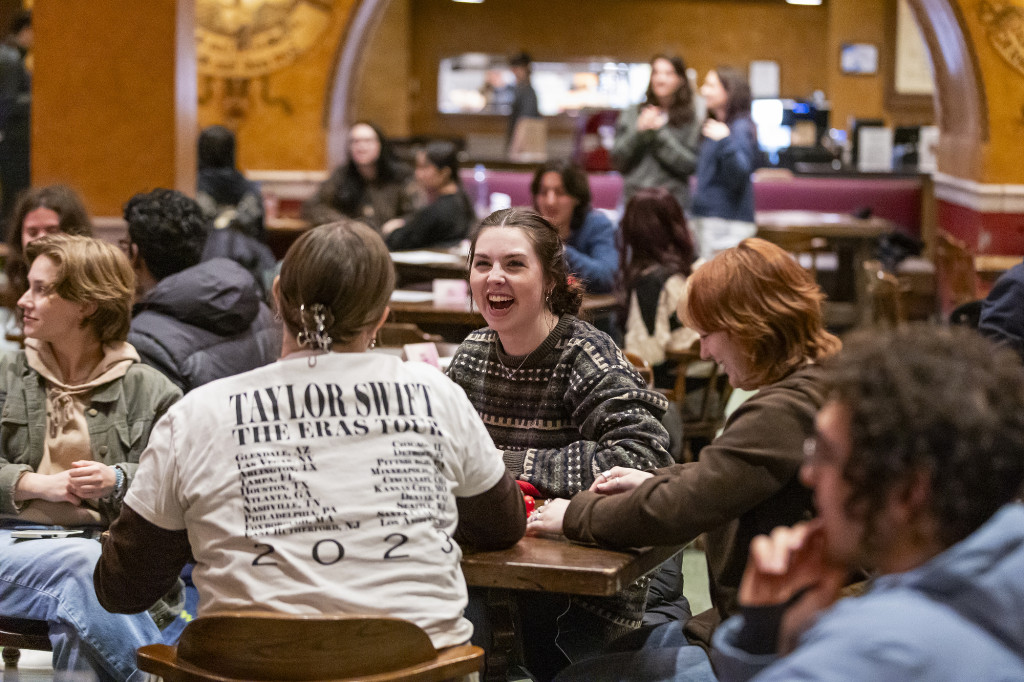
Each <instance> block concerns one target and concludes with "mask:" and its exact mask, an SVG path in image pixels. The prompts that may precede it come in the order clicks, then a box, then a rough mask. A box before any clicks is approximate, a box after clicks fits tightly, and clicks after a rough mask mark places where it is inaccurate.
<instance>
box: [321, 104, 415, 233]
mask: <svg viewBox="0 0 1024 682" xmlns="http://www.w3.org/2000/svg"><path fill="white" fill-rule="evenodd" d="M409 176H410V173H409V169H408V167H406V166H405V165H404V164H402V163H401V162H400V161H399V160H398V158H397V157H396V156H395V153H394V151H392V149H391V145H390V143H389V142H388V140H387V138H386V137H384V133H383V132H381V130H380V128H378V127H377V126H376V125H374V124H373V123H370V122H369V121H359V122H357V123H355V124H353V125H352V127H351V128H349V130H348V160H347V161H346V162H345V163H343V164H342V165H340V166H338V167H337V168H335V169H334V172H333V173H331V175H330V177H328V178H327V180H325V181H324V183H323V184H322V185H320V188H319V189H317V191H316V194H314V195H313V196H312V197H310V199H308V200H307V201H306V202H305V203H304V204H303V205H302V217H303V218H304V219H306V220H308V221H310V222H311V223H313V224H314V225H323V224H324V223H329V222H332V221H335V220H338V219H340V218H343V217H348V218H354V219H355V220H358V221H360V222H362V223H365V224H367V225H369V226H370V227H372V228H374V229H375V230H378V231H379V230H380V228H381V226H383V225H384V223H386V222H388V221H389V220H391V219H392V218H401V217H403V216H406V215H409V214H410V213H412V212H413V211H414V210H415V209H416V204H417V201H418V197H417V196H416V189H415V186H414V185H413V184H412V182H411V178H410V177H409Z"/></svg>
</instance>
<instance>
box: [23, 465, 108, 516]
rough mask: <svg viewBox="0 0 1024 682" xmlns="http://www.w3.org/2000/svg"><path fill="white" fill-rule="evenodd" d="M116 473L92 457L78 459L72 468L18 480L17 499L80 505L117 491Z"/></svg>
mask: <svg viewBox="0 0 1024 682" xmlns="http://www.w3.org/2000/svg"><path fill="white" fill-rule="evenodd" d="M116 483H117V473H116V472H115V471H114V467H112V466H107V465H106V464H103V463H101V462H94V461H92V460H78V461H77V462H72V463H71V468H70V469H68V470H67V471H61V472H59V473H56V474H37V473H34V472H29V473H26V474H25V475H23V476H22V477H21V478H19V479H18V484H17V486H16V488H15V494H14V499H15V500H17V501H23V500H34V499H35V500H47V501H49V502H70V503H71V504H73V505H75V506H78V505H81V504H82V500H98V499H102V498H104V497H109V496H110V494H111V493H113V492H114V485H115V484H116Z"/></svg>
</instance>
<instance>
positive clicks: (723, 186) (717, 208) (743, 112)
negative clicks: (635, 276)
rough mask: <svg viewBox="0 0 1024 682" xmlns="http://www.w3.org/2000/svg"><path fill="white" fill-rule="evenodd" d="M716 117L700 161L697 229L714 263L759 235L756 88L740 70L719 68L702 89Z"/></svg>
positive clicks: (695, 209) (707, 129)
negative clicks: (723, 253) (755, 178)
mask: <svg viewBox="0 0 1024 682" xmlns="http://www.w3.org/2000/svg"><path fill="white" fill-rule="evenodd" d="M700 94H701V96H702V97H703V98H704V102H705V104H706V105H707V108H708V113H709V114H710V116H709V117H708V119H707V120H705V121H704V126H703V128H702V129H701V131H702V133H703V135H704V139H703V141H702V142H701V146H700V157H699V158H698V159H697V190H696V192H695V194H694V197H693V207H692V210H693V227H694V232H695V233H696V234H697V241H698V242H699V246H700V255H701V257H702V258H705V259H708V258H711V257H712V256H714V255H715V254H716V253H718V252H719V251H722V250H724V249H728V248H732V247H733V246H736V244H738V243H740V242H741V241H742V240H744V239H746V238H747V237H753V236H754V235H755V234H757V226H756V225H755V224H754V183H753V182H752V181H751V177H750V176H751V174H752V173H753V172H754V166H755V163H756V161H757V130H756V129H755V127H754V122H753V121H752V120H751V118H750V85H749V84H748V83H747V79H746V78H745V77H744V76H743V74H742V73H740V72H739V71H738V70H736V69H734V68H732V67H729V66H719V67H718V68H716V69H713V70H711V71H708V75H707V77H706V78H705V79H704V85H702V86H701V87H700Z"/></svg>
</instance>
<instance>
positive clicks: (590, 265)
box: [530, 161, 619, 294]
mask: <svg viewBox="0 0 1024 682" xmlns="http://www.w3.org/2000/svg"><path fill="white" fill-rule="evenodd" d="M530 194H532V195H533V208H534V209H535V210H536V211H537V213H540V214H541V215H542V216H544V218H545V219H546V220H548V222H550V223H551V224H552V225H554V226H555V228H557V230H558V237H559V239H561V240H562V244H563V245H564V246H565V259H566V260H567V261H568V263H569V271H570V272H572V273H573V274H574V275H576V276H577V277H579V278H581V279H582V280H583V286H584V287H586V290H587V291H589V292H592V293H597V294H606V293H608V292H610V291H611V290H612V289H613V288H614V287H615V277H616V275H617V273H618V268H619V248H618V246H617V243H616V236H615V225H613V224H612V221H611V220H609V219H608V216H606V215H605V214H604V213H602V212H601V211H599V210H597V209H596V208H594V207H593V206H591V204H590V181H589V180H588V179H587V174H586V172H585V171H584V170H583V169H582V168H580V167H579V166H577V165H576V164H574V163H571V162H568V161H548V162H547V163H545V164H543V165H542V166H541V167H540V168H538V169H537V171H536V172H535V173H534V174H533V181H532V182H531V183H530Z"/></svg>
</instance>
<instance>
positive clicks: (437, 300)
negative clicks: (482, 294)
mask: <svg viewBox="0 0 1024 682" xmlns="http://www.w3.org/2000/svg"><path fill="white" fill-rule="evenodd" d="M431 286H432V287H433V290H434V291H433V293H434V304H435V305H438V306H441V307H445V308H451V307H459V308H461V307H462V306H464V305H466V301H467V300H468V298H469V283H468V282H466V280H464V279H435V280H434V281H433V282H432V283H431Z"/></svg>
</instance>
